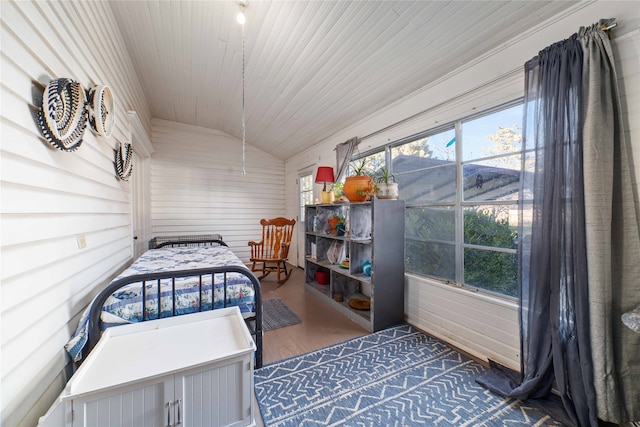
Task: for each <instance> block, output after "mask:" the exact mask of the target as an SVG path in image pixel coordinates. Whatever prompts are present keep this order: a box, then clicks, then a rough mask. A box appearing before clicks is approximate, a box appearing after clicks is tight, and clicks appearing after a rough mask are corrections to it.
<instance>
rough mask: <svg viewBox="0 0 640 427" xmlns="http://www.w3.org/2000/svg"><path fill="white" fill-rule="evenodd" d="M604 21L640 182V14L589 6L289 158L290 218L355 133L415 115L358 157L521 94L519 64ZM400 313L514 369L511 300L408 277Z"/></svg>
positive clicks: (631, 8)
mask: <svg viewBox="0 0 640 427" xmlns="http://www.w3.org/2000/svg"><path fill="white" fill-rule="evenodd" d="M609 17H616V18H617V19H618V23H619V25H618V27H617V28H615V29H614V31H613V39H614V51H615V53H616V55H617V63H616V66H617V69H618V73H619V78H620V83H621V89H622V103H623V113H624V122H625V134H626V136H627V138H628V141H630V142H631V147H632V151H633V156H634V159H635V161H634V163H635V165H636V171H635V173H636V180H637V181H640V117H639V115H640V111H639V106H640V70H639V62H638V55H639V54H638V52H640V48H639V44H640V42H639V35H638V33H639V31H640V30H639V28H640V9H639V8H638V7H637V3H634V2H619V1H607V2H594V3H590V4H585V6H584V7H582V8H581V9H579V10H576V11H574V12H571V13H564V14H561V15H559V16H557V17H555V18H553V19H551V20H549V21H548V22H543V23H541V24H540V25H539V26H538V27H536V28H531V29H523V32H522V35H521V36H519V37H518V38H516V39H514V40H508V41H505V42H504V43H503V44H502V45H501V46H500V47H499V48H498V49H495V50H494V51H492V52H489V53H487V54H485V55H483V56H482V57H480V58H478V60H476V61H473V62H471V63H468V64H465V65H464V66H462V67H460V68H459V69H458V70H456V71H455V72H453V73H451V74H449V75H447V76H446V77H445V78H443V79H441V80H439V81H435V82H433V83H431V84H430V85H428V86H426V87H424V88H423V89H421V90H419V91H417V92H416V93H414V94H413V95H412V96H409V97H407V98H405V99H403V100H400V101H399V102H397V103H395V104H394V105H391V106H389V107H387V108H385V109H384V110H382V111H379V112H378V113H376V114H373V115H371V116H369V117H368V118H366V119H364V120H362V121H360V122H359V123H357V124H355V125H354V126H351V127H349V128H347V129H341V130H340V129H336V133H335V134H334V135H333V136H332V137H330V138H328V139H326V140H325V141H322V142H321V143H320V144H317V145H316V146H314V147H313V149H311V150H308V151H307V152H305V153H302V154H300V155H297V156H293V157H291V158H289V159H287V163H286V184H287V212H289V213H290V215H292V214H293V213H295V212H296V211H297V203H298V202H297V200H298V190H297V188H296V186H295V184H293V183H294V182H295V177H297V174H298V171H299V170H300V169H301V168H304V167H305V166H307V165H309V164H316V165H317V164H326V165H334V166H335V152H334V151H333V149H334V147H335V145H336V144H338V143H341V142H344V141H346V140H347V139H349V138H351V137H353V136H358V137H361V138H362V137H363V136H366V135H370V134H373V133H375V132H378V131H379V130H381V129H386V128H387V127H388V126H390V125H392V124H394V123H397V122H400V121H402V120H403V119H406V118H409V117H414V116H416V117H415V118H413V119H412V120H409V121H407V122H405V123H403V124H402V125H400V126H395V127H392V128H390V129H387V130H385V131H382V132H379V133H376V134H375V136H372V137H370V138H366V139H365V140H364V141H363V142H362V143H361V144H360V147H359V149H360V151H362V152H364V151H367V150H369V149H371V148H374V147H378V146H380V145H382V144H385V143H388V142H392V141H396V140H398V139H400V138H402V137H406V136H410V135H412V134H415V133H416V132H418V131H423V130H428V129H432V128H435V127H437V126H439V125H441V124H444V123H447V122H450V121H452V120H455V119H458V118H462V117H465V116H468V115H471V114H473V113H475V112H478V111H482V110H483V109H486V108H489V107H492V106H496V105H500V104H502V103H504V102H506V101H509V100H512V99H516V98H518V97H521V96H522V95H523V87H524V85H523V71H522V65H523V64H524V63H525V61H527V60H529V59H530V58H532V57H533V56H535V55H536V54H537V53H538V51H539V50H541V49H543V48H545V47H546V46H548V45H550V44H552V43H555V42H556V41H559V40H562V39H564V38H566V37H568V36H570V35H571V34H572V33H574V32H576V31H578V29H579V27H580V26H585V25H591V24H592V23H595V22H597V21H598V19H600V18H609ZM316 190H318V188H316ZM405 313H406V318H407V321H408V322H409V323H411V324H413V325H415V326H417V327H419V328H420V329H423V330H425V331H426V332H428V333H431V334H432V335H434V336H437V337H439V338H442V339H444V340H446V341H448V342H450V343H452V344H454V345H456V346H458V347H459V348H461V349H463V350H465V351H468V352H469V353H471V354H474V355H475V356H477V357H480V358H482V359H493V360H495V361H497V362H500V363H502V364H505V365H506V366H509V367H511V368H514V369H519V368H520V348H519V347H520V346H519V328H518V307H517V305H516V304H515V303H514V302H512V301H508V300H505V299H501V298H496V297H493V296H489V295H484V294H481V293H476V292H472V291H470V290H466V289H462V288H457V287H454V286H451V285H447V284H444V283H441V282H439V281H435V280H428V279H425V278H422V277H418V276H415V275H410V274H407V275H406V277H405Z"/></svg>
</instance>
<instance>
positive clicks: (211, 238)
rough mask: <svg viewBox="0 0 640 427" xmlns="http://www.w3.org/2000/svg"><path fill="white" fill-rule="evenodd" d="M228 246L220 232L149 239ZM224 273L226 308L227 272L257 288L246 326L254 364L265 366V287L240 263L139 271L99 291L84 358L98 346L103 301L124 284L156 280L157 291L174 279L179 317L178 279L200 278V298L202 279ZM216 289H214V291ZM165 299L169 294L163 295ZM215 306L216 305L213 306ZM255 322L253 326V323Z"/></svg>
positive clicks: (156, 242)
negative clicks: (252, 342) (145, 272)
mask: <svg viewBox="0 0 640 427" xmlns="http://www.w3.org/2000/svg"><path fill="white" fill-rule="evenodd" d="M211 245H213V246H220V245H222V246H227V244H226V243H224V241H223V240H222V236H220V235H219V234H215V235H204V236H203V235H200V236H168V237H156V238H153V239H152V240H151V241H150V242H149V247H150V248H151V249H156V248H161V247H165V246H170V247H176V246H211ZM218 273H222V274H223V276H224V307H227V298H226V295H227V293H226V292H227V273H240V274H242V275H244V276H246V277H247V278H248V279H249V280H250V281H251V283H252V285H253V288H254V295H255V307H256V312H255V315H254V316H251V317H249V318H246V319H245V322H246V323H247V326H248V327H249V331H250V332H251V335H253V336H254V339H255V342H256V348H257V349H256V355H255V358H256V360H255V367H256V368H261V367H262V334H263V329H262V289H261V287H260V281H259V280H258V278H257V277H256V276H255V275H254V274H253V273H252V272H251V270H249V269H248V268H247V267H239V266H223V267H211V268H199V269H192V270H180V271H167V272H157V273H149V274H136V275H132V276H128V277H123V278H121V279H118V280H116V281H114V282H111V283H110V284H109V285H107V287H105V288H104V289H103V290H102V291H100V293H99V294H98V295H97V296H96V298H95V299H94V301H93V304H92V305H91V309H90V312H89V340H88V342H87V346H86V347H85V349H84V350H83V359H84V357H86V356H87V355H88V354H89V352H91V350H92V349H93V347H95V345H96V344H97V343H98V340H99V339H100V334H101V320H100V313H101V312H102V307H103V306H104V303H105V302H106V301H107V299H108V298H109V296H110V295H111V294H113V293H114V292H116V291H117V290H118V289H120V288H122V287H123V286H126V285H129V284H131V283H145V284H146V283H148V282H155V283H156V284H157V286H158V290H159V289H160V283H161V281H164V280H171V284H172V286H171V288H172V292H171V294H172V295H171V296H170V297H171V298H172V301H173V313H172V315H173V316H176V315H177V314H176V306H175V301H176V298H175V290H176V289H175V283H176V279H178V278H182V277H194V278H195V277H197V278H198V283H199V286H200V299H201V300H202V292H203V290H202V284H203V278H204V277H206V276H212V277H211V279H212V280H211V283H212V284H213V283H214V280H213V275H215V274H218ZM212 291H213V290H212ZM155 298H157V301H158V307H160V306H161V304H160V299H161V298H162V297H161V295H160V292H159V291H158V292H157V296H156V297H155ZM164 298H166V297H164ZM146 300H147V298H146V286H142V301H146ZM212 309H213V308H212ZM199 311H202V304H200V307H199ZM142 312H143V319H142V321H143V322H144V321H147V320H155V319H148V318H147V314H146V310H142ZM180 316H188V314H180ZM252 324H253V325H252Z"/></svg>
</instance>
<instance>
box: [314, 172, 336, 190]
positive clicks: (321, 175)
mask: <svg viewBox="0 0 640 427" xmlns="http://www.w3.org/2000/svg"><path fill="white" fill-rule="evenodd" d="M335 180H336V179H335V177H334V176H333V168H332V167H331V166H318V172H317V173H316V183H320V182H324V188H323V190H322V191H327V182H335Z"/></svg>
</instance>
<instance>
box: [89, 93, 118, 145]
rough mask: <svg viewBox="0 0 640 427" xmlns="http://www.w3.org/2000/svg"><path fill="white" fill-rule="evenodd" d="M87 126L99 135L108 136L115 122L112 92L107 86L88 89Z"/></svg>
mask: <svg viewBox="0 0 640 427" xmlns="http://www.w3.org/2000/svg"><path fill="white" fill-rule="evenodd" d="M88 100H89V102H88V107H89V126H90V127H91V130H92V131H94V132H95V133H97V134H98V135H100V136H106V137H107V138H109V137H110V136H111V132H112V131H113V125H114V123H115V109H114V102H113V94H112V93H111V89H110V88H109V86H94V87H92V88H91V89H89V94H88Z"/></svg>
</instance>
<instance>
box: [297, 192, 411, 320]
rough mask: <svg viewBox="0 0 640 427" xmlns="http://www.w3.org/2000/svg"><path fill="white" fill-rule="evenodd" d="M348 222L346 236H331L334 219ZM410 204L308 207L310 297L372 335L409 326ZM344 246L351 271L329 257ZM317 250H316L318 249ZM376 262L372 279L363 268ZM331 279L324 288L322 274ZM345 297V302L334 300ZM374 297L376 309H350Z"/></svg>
mask: <svg viewBox="0 0 640 427" xmlns="http://www.w3.org/2000/svg"><path fill="white" fill-rule="evenodd" d="M335 214H340V215H342V216H344V217H345V218H346V219H347V233H346V235H345V236H336V235H332V234H331V233H330V232H329V223H328V221H327V220H328V219H329V218H330V217H332V216H334V215H335ZM404 215H405V213H404V201H402V200H386V199H385V200H381V199H374V200H372V201H370V202H364V203H340V204H337V203H336V204H320V205H306V206H305V224H304V227H305V283H306V285H305V286H306V289H307V291H308V292H310V293H312V294H314V295H315V296H317V297H318V298H320V299H321V300H322V301H324V302H326V303H327V304H329V305H330V306H332V307H334V308H335V309H337V310H338V311H339V312H341V313H343V314H345V315H346V316H347V317H349V318H350V319H352V320H353V321H355V322H356V323H358V324H359V325H361V326H362V327H363V328H365V329H367V330H368V331H370V332H375V331H379V330H381V329H384V328H387V327H389V326H392V325H396V324H399V323H402V322H404ZM332 245H338V246H340V245H342V248H343V249H342V250H343V255H344V256H346V257H348V258H349V261H350V262H349V268H343V267H341V266H340V265H339V263H335V264H332V263H331V262H330V261H329V258H331V257H328V256H327V253H328V252H329V250H330V249H331V247H332ZM314 246H315V248H314ZM366 260H370V261H371V275H370V276H367V275H366V274H364V273H363V271H362V264H363V263H364V262H365V261H366ZM319 270H320V271H324V272H327V273H328V274H329V283H328V284H326V285H322V284H319V283H318V281H317V280H316V272H317V271H319ZM336 294H342V296H343V300H342V301H341V302H338V301H336V300H335V299H334V297H335V295H336ZM363 297H366V298H370V299H371V300H370V302H371V308H370V310H356V309H354V308H351V307H350V306H349V300H351V299H352V298H363Z"/></svg>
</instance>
